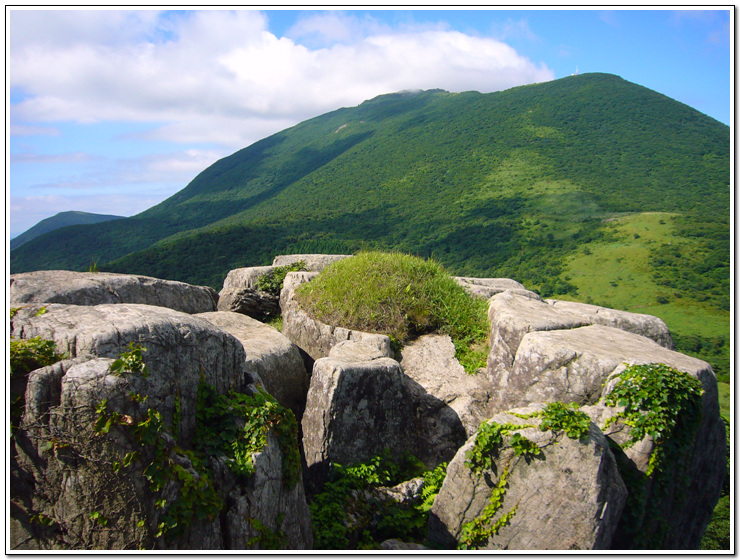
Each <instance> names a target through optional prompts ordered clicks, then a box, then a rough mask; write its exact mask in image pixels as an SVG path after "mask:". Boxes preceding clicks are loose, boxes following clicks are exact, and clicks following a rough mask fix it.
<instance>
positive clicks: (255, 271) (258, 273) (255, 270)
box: [220, 266, 275, 296]
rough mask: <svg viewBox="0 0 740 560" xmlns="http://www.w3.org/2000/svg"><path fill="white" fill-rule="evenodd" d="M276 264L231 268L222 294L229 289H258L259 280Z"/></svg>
mask: <svg viewBox="0 0 740 560" xmlns="http://www.w3.org/2000/svg"><path fill="white" fill-rule="evenodd" d="M274 268H275V267H274V266H250V267H246V268H235V269H234V270H230V271H229V273H228V274H227V275H226V278H225V279H224V285H223V289H222V290H221V294H220V295H221V296H223V294H224V292H226V291H227V290H240V289H243V288H251V289H254V290H256V289H257V282H258V281H259V280H260V278H262V277H263V276H264V275H265V274H267V273H269V272H272V271H273V270H274Z"/></svg>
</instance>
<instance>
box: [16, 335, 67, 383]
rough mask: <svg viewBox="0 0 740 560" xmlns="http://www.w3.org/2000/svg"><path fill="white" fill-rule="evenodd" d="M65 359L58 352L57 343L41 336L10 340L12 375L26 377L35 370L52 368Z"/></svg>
mask: <svg viewBox="0 0 740 560" xmlns="http://www.w3.org/2000/svg"><path fill="white" fill-rule="evenodd" d="M63 358H64V355H63V354H60V353H59V352H57V347H56V343H55V342H54V341H52V340H44V339H42V338H41V337H40V336H35V337H33V338H24V339H11V340H10V375H11V376H16V375H24V374H26V373H29V372H31V371H33V370H35V369H38V368H42V367H45V366H50V365H52V364H55V363H56V362H58V361H59V360H62V359H63Z"/></svg>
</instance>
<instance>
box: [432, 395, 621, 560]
mask: <svg viewBox="0 0 740 560" xmlns="http://www.w3.org/2000/svg"><path fill="white" fill-rule="evenodd" d="M538 410H542V405H532V406H531V407H528V408H524V409H516V410H512V411H508V412H501V413H499V414H496V415H495V416H493V417H492V418H491V419H490V420H489V421H488V422H489V423H490V422H494V423H497V424H502V425H503V424H509V425H510V426H513V427H511V428H510V432H509V433H508V434H506V435H505V436H504V439H503V443H502V444H501V445H499V446H496V447H495V448H493V449H491V450H490V454H489V455H488V456H490V458H491V466H490V468H483V469H482V471H481V472H475V471H474V470H472V469H471V468H470V466H469V465H470V463H468V460H469V459H468V457H467V454H468V452H469V451H471V450H472V449H473V448H474V447H475V445H476V436H473V437H471V438H470V439H469V440H468V441H467V442H466V443H465V445H463V446H462V447H461V448H460V450H459V451H458V452H457V454H456V455H455V457H454V459H453V460H452V461H451V462H450V465H449V466H448V468H447V476H446V478H445V481H444V483H443V485H442V488H441V489H440V492H439V494H438V495H437V498H436V500H435V501H434V505H433V506H432V510H431V515H430V522H429V539H430V540H431V541H433V542H436V543H437V544H438V545H441V546H443V547H447V548H454V547H456V546H457V545H458V542H459V541H460V540H461V538H462V537H463V526H464V525H465V524H466V523H470V522H472V521H473V520H475V519H476V518H479V516H481V515H482V514H483V513H484V508H486V507H487V506H489V507H491V506H490V503H491V497H492V494H493V493H494V488H495V486H496V484H497V483H499V482H500V481H501V478H502V477H507V479H506V480H505V481H504V482H503V483H502V484H501V486H502V487H503V488H501V489H500V490H499V491H497V492H498V493H497V495H498V497H499V498H500V499H501V503H500V506H499V508H498V510H497V511H496V512H495V513H494V515H493V516H492V518H491V520H490V521H489V522H488V523H484V524H483V525H484V526H489V525H491V524H493V523H495V522H496V521H498V520H499V519H500V518H502V516H504V515H507V514H510V515H511V517H510V519H509V521H508V523H505V524H504V525H503V526H502V527H501V528H500V530H499V531H498V533H497V534H494V535H492V536H491V537H490V538H489V539H481V542H478V543H475V548H481V549H489V550H592V549H594V550H596V549H602V550H603V549H608V548H609V547H610V545H611V540H612V536H613V534H614V531H615V529H616V526H617V523H618V521H619V519H620V515H621V513H622V509H623V507H624V504H625V501H626V498H627V490H626V488H625V486H624V483H623V482H622V479H621V478H620V475H619V472H618V470H617V463H616V461H615V458H614V455H613V454H612V452H611V451H610V449H609V443H608V441H607V439H606V437H604V435H603V434H602V433H601V431H600V430H599V429H598V428H597V427H596V426H595V425H594V424H593V423H592V424H590V426H589V429H588V435H587V436H585V437H583V438H581V439H580V440H578V439H571V438H569V437H567V436H566V435H565V433H564V432H563V431H551V430H547V431H542V430H540V429H539V428H538V427H531V426H533V421H532V419H529V418H527V419H524V418H522V415H525V416H526V415H530V414H531V413H533V412H536V411H538ZM517 426H521V428H517ZM517 433H518V434H519V437H524V438H526V439H528V440H530V441H531V442H533V443H534V444H535V445H536V446H537V448H538V450H537V454H536V455H535V456H534V457H531V456H526V455H516V454H515V451H514V449H513V447H512V445H513V437H514V435H515V434H517ZM501 490H503V492H501ZM502 494H503V495H502ZM494 498H495V496H494Z"/></svg>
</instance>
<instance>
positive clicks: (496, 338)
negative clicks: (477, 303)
mask: <svg viewBox="0 0 740 560" xmlns="http://www.w3.org/2000/svg"><path fill="white" fill-rule="evenodd" d="M488 318H489V320H490V322H491V350H490V354H489V356H488V376H489V378H490V379H491V381H492V382H494V383H497V381H498V380H499V379H501V378H505V377H506V376H507V375H509V373H510V372H511V368H512V366H513V363H514V359H515V356H516V354H517V350H518V348H519V344H520V342H521V340H522V338H523V337H524V335H525V334H527V333H531V332H537V331H555V330H568V329H576V328H579V327H584V326H588V325H605V326H610V327H614V328H618V329H620V330H624V331H627V332H631V333H634V334H638V335H641V336H644V337H647V338H650V339H652V340H654V341H655V342H656V343H658V344H661V345H663V346H665V347H666V348H669V349H670V348H673V342H672V340H671V337H670V334H669V333H668V328H667V327H666V326H665V323H663V321H661V320H660V319H658V318H657V317H651V316H649V315H641V314H638V313H629V312H626V311H618V310H614V309H606V308H603V307H598V306H595V305H588V304H581V303H574V302H564V301H556V300H547V301H545V300H543V299H542V298H540V297H539V296H538V295H537V294H535V293H534V292H526V291H521V290H507V291H505V292H503V293H501V294H497V295H495V296H493V297H492V298H491V299H490V300H489V304H488Z"/></svg>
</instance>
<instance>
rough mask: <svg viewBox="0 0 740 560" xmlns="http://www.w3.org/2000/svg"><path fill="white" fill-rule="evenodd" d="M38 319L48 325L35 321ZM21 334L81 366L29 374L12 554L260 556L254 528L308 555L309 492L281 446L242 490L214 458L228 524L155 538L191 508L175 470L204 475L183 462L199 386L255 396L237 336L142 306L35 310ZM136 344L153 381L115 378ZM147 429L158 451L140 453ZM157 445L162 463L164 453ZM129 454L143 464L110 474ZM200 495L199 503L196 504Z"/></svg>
mask: <svg viewBox="0 0 740 560" xmlns="http://www.w3.org/2000/svg"><path fill="white" fill-rule="evenodd" d="M41 309H44V310H45V312H44V313H42V314H40V315H37V313H38V311H39V310H41ZM240 317H241V316H240ZM11 332H12V335H13V336H15V337H25V338H28V337H33V336H41V337H43V338H47V339H51V340H54V341H55V342H56V344H57V346H58V348H60V349H62V350H64V351H65V352H67V353H68V354H69V356H71V359H68V360H64V361H62V362H59V363H57V364H54V365H52V366H49V367H47V368H42V369H39V370H36V371H33V372H31V373H30V374H28V380H27V383H26V390H25V400H26V403H27V406H26V407H25V410H24V413H23V417H22V420H21V423H20V428H19V429H18V430H17V431H16V433H15V437H13V438H12V439H11V442H12V443H11V446H12V451H11V465H12V469H11V470H12V473H13V475H12V481H11V504H12V506H11V510H12V512H13V513H12V514H11V515H12V522H11V523H10V527H11V533H12V535H11V540H10V543H11V546H12V547H14V548H17V549H34V550H40V549H72V550H94V549H122V550H123V549H126V550H128V549H138V548H139V547H141V546H144V547H145V548H153V549H160V550H161V549H166V550H218V549H224V548H231V547H233V546H235V545H236V546H237V548H240V549H241V548H259V547H260V546H261V540H259V539H258V540H256V541H253V542H248V541H249V538H248V537H252V536H254V537H259V536H260V535H259V534H258V533H259V525H258V524H256V523H257V521H258V522H259V523H261V524H262V525H263V526H265V527H267V528H268V529H273V530H275V531H277V532H279V533H283V534H284V538H285V541H284V542H285V548H310V547H311V543H312V536H311V531H310V516H309V514H308V508H307V505H306V501H305V496H304V494H303V486H302V483H300V482H299V483H298V484H297V485H296V486H294V487H293V488H285V487H284V483H283V482H282V480H283V476H282V454H281V452H280V449H279V446H278V445H276V443H275V441H274V439H272V436H268V447H267V448H264V449H263V451H262V452H261V453H259V454H258V456H256V457H255V459H254V463H255V468H256V472H255V474H254V475H253V476H251V477H249V478H248V479H247V480H246V482H245V481H244V479H243V478H238V477H235V476H234V475H233V474H229V473H227V474H228V476H227V474H225V473H224V471H225V469H223V468H222V469H221V471H219V470H218V464H219V461H221V464H222V466H223V460H222V459H220V458H219V456H212V457H211V460H210V462H211V463H212V464H211V468H212V471H211V473H212V474H208V476H209V477H210V476H213V477H214V478H213V480H214V481H215V482H214V483H213V484H214V486H213V488H215V491H216V493H217V494H218V496H220V498H221V500H223V508H222V509H221V511H220V515H217V516H215V517H212V518H210V519H209V518H205V519H200V520H199V519H193V520H192V523H191V524H190V525H189V526H188V527H187V531H185V532H184V533H182V534H178V533H177V532H173V533H168V534H166V535H165V536H161V537H158V536H156V532H157V527H158V524H159V522H160V521H162V520H163V519H164V518H163V515H165V513H166V512H168V511H170V509H169V508H170V506H172V507H174V506H173V503H175V502H176V500H179V499H180V497H181V496H182V493H181V490H180V488H181V485H182V484H181V483H180V482H179V481H180V480H182V479H181V478H179V475H175V474H174V473H176V472H178V471H175V470H173V469H174V467H175V466H176V465H177V466H179V468H181V469H183V470H182V471H179V472H182V473H190V474H189V475H187V476H191V477H193V479H194V480H202V478H201V477H202V475H201V474H199V473H204V472H205V473H206V474H207V471H204V470H203V468H202V467H197V465H196V463H194V461H195V459H194V457H193V456H192V455H190V454H188V452H187V450H188V449H192V448H193V444H194V436H195V424H196V401H197V393H198V385H199V382H200V380H201V378H202V379H203V380H204V381H205V382H207V383H209V384H210V385H213V386H214V387H215V388H216V390H217V391H219V392H222V393H224V392H227V391H229V390H236V391H240V392H247V393H248V392H249V391H250V382H251V380H250V379H248V378H247V376H245V368H244V361H245V355H244V348H243V345H242V344H241V343H240V342H239V341H238V340H237V339H236V338H235V337H234V336H232V335H231V334H229V333H227V332H226V331H224V330H222V329H220V328H218V327H216V326H215V325H213V324H212V323H211V322H209V321H207V320H206V319H204V318H202V317H198V316H193V315H187V314H184V313H180V312H177V311H173V310H170V309H166V308H162V307H152V306H146V305H135V304H117V305H98V306H94V307H86V306H72V305H63V304H48V305H46V306H40V305H28V306H26V307H24V308H23V309H21V310H19V311H18V312H17V313H16V315H15V316H14V317H13V320H12V324H11ZM128 342H135V343H138V344H141V345H142V346H144V347H145V348H146V352H144V353H143V358H144V361H145V363H146V364H147V367H148V368H149V375H148V376H142V375H139V374H123V375H117V374H114V373H112V372H111V364H112V363H113V358H115V357H117V356H118V355H119V354H120V353H121V352H123V351H125V350H127V345H128ZM99 356H105V357H99ZM132 395H141V396H142V397H146V398H145V400H144V399H141V398H139V399H134V398H132ZM101 411H102V414H103V416H101ZM152 411H156V413H154V412H152ZM114 412H115V413H117V414H118V415H119V416H118V418H119V420H118V421H117V422H115V423H114V424H112V426H111V428H110V430H109V431H108V432H107V433H106V432H99V431H97V430H96V429H95V426H96V423H98V420H99V419H100V418H103V420H104V419H105V418H106V417H108V416H107V415H108V414H112V413H114ZM156 414H158V415H159V416H157V415H156ZM147 418H149V421H148V422H147V423H146V424H142V425H148V426H155V425H157V422H158V420H157V418H161V422H162V425H161V428H160V429H159V430H157V431H156V432H155V434H156V435H154V436H153V437H154V439H152V441H150V442H149V443H147V444H142V443H141V442H140V440H139V439H137V436H136V434H137V433H141V432H139V431H138V430H139V429H140V428H135V426H136V425H137V424H138V423H140V422H142V421H145V420H146V419H147ZM157 441H159V442H161V443H160V445H161V447H160V449H161V450H162V452H161V453H162V455H161V457H159V458H157V456H156V455H155V454H154V450H155V449H156V448H157V444H156V442H157ZM130 451H135V452H136V453H137V455H135V456H133V457H134V458H133V460H132V461H131V464H130V465H128V466H126V467H125V468H121V467H115V463H114V461H117V462H118V463H121V462H123V460H124V457H125V455H126V453H127V452H130ZM149 465H154V467H152V468H154V472H157V473H160V475H162V476H165V479H164V482H163V485H162V486H161V489H160V490H155V489H153V488H152V487H150V485H149V482H148V479H147V478H146V477H145V476H144V472H145V470H146V469H148V468H149ZM146 472H150V471H146ZM213 473H215V474H213ZM170 475H172V476H170ZM167 477H169V478H167ZM173 477H174V478H173ZM202 495H203V493H202V490H199V491H198V492H197V495H196V497H195V499H196V500H197V499H202V498H199V497H200V496H202ZM160 498H163V499H165V500H166V502H164V505H165V507H164V508H162V507H160V506H158V505H157V504H156V503H155V501H156V500H158V499H160ZM96 512H97V513H96ZM92 514H94V515H96V516H98V517H97V520H96V518H95V517H92ZM245 515H246V516H247V517H245ZM249 519H253V520H256V521H252V522H250V521H249ZM34 520H35V521H34ZM39 520H44V522H43V523H39ZM278 520H282V523H281V524H280V526H278ZM140 522H141V523H140ZM245 523H248V524H249V525H250V526H251V527H252V529H251V533H250V532H249V530H246V531H245V528H244V527H243V525H244V524H245ZM263 537H264V535H263ZM240 538H241V539H242V540H244V539H247V542H242V541H239V540H238V539H240Z"/></svg>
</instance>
